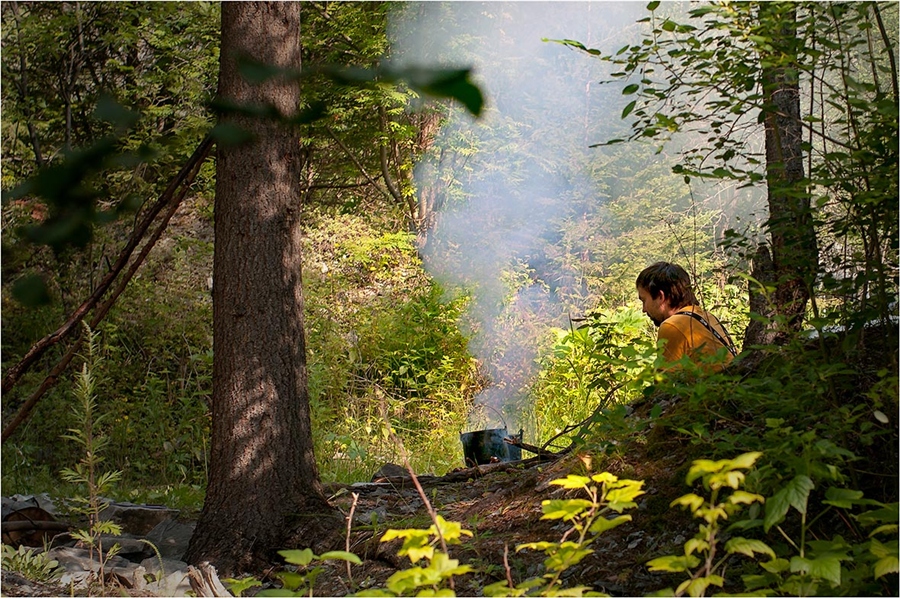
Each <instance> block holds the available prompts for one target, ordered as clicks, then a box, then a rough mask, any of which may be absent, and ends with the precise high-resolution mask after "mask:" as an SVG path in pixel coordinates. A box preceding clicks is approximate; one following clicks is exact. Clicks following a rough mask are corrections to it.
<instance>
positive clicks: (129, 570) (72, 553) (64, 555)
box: [47, 546, 140, 589]
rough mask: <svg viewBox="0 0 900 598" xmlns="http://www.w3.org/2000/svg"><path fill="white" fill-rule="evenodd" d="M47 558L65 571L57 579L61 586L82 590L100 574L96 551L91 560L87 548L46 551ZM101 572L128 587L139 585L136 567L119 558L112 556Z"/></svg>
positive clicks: (64, 548) (68, 547)
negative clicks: (117, 579)
mask: <svg viewBox="0 0 900 598" xmlns="http://www.w3.org/2000/svg"><path fill="white" fill-rule="evenodd" d="M47 556H49V557H50V558H52V559H55V560H56V561H57V562H58V563H59V564H60V566H62V567H63V568H64V569H65V570H66V572H65V573H63V575H62V577H60V579H59V583H60V584H61V585H63V586H72V587H75V588H80V589H84V588H86V587H87V586H88V582H89V581H90V580H91V578H93V577H95V576H96V575H98V574H99V573H100V562H99V561H98V560H97V558H96V556H97V555H96V551H94V555H93V557H94V558H91V556H92V555H91V551H90V550H88V549H87V548H74V547H71V546H60V547H58V548H53V549H52V550H50V551H48V552H47ZM103 572H104V574H105V575H106V576H107V577H109V576H117V577H118V578H119V579H120V580H121V581H122V582H123V583H124V584H126V585H128V586H130V587H134V585H135V584H136V583H140V581H139V578H140V574H139V573H140V572H138V565H136V564H135V563H132V562H131V561H129V560H127V559H124V558H122V557H120V556H113V557H112V558H110V559H108V560H106V562H105V563H104V564H103Z"/></svg>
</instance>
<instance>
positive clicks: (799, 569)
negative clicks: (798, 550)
mask: <svg viewBox="0 0 900 598" xmlns="http://www.w3.org/2000/svg"><path fill="white" fill-rule="evenodd" d="M791 573H804V574H806V575H809V576H810V577H813V578H815V579H824V580H825V581H828V582H829V583H831V585H832V587H837V586H839V585H841V561H840V559H838V558H837V557H833V556H825V557H818V558H815V559H806V558H803V557H799V556H795V557H793V558H792V559H791Z"/></svg>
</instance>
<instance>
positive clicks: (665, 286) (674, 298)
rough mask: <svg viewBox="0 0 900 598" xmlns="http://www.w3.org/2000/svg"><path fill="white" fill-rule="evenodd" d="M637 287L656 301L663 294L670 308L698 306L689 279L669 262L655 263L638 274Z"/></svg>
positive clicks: (680, 268) (682, 269) (685, 273)
mask: <svg viewBox="0 0 900 598" xmlns="http://www.w3.org/2000/svg"><path fill="white" fill-rule="evenodd" d="M637 286H639V287H640V288H642V289H644V290H646V291H647V292H648V293H650V297H652V298H653V299H656V298H657V297H659V294H660V293H665V294H666V297H667V298H668V299H669V304H670V305H672V307H676V308H677V307H684V306H686V305H699V302H698V301H697V297H696V296H694V290H693V288H692V287H691V277H690V276H688V273H687V272H686V271H685V269H684V268H682V267H681V266H679V265H678V264H670V263H669V262H656V263H655V264H653V265H652V266H647V267H646V268H644V269H643V271H641V273H640V274H638V277H637Z"/></svg>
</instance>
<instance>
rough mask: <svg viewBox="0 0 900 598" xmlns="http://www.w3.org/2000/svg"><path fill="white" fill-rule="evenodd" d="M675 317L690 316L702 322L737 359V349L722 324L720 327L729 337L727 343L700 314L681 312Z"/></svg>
mask: <svg viewBox="0 0 900 598" xmlns="http://www.w3.org/2000/svg"><path fill="white" fill-rule="evenodd" d="M675 315H676V316H690V317H692V318H694V319H695V320H697V321H698V322H700V323H701V324H703V325H704V326H705V327H706V329H707V330H709V331H710V332H711V333H712V335H713V336H714V337H716V340H717V341H719V342H720V343H722V344H723V345H725V348H726V349H728V352H729V353H731V356H732V357H737V349H735V348H734V343H733V342H731V336H730V335H729V334H728V331H727V330H725V327H724V326H722V323H721V322H720V323H719V326H722V330H725V336H727V337H728V340H727V341H726V340H725V339H724V338H722V335H721V334H719V331H718V330H716V329H715V328H713V327H712V326H710V324H709V322H707V321H706V318H704V317H703V316H701V315H700V314H698V313H694V312H692V311H679V312H676V313H675Z"/></svg>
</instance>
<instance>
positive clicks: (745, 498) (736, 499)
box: [728, 490, 766, 505]
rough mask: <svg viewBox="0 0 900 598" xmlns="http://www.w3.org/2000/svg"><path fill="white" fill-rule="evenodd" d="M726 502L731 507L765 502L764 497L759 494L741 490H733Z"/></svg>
mask: <svg viewBox="0 0 900 598" xmlns="http://www.w3.org/2000/svg"><path fill="white" fill-rule="evenodd" d="M728 502H730V503H731V504H733V505H738V504H743V505H750V504H753V503H755V502H766V497H765V496H763V495H761V494H752V493H750V492H745V491H743V490H735V491H734V492H733V493H732V494H731V496H729V497H728Z"/></svg>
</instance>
